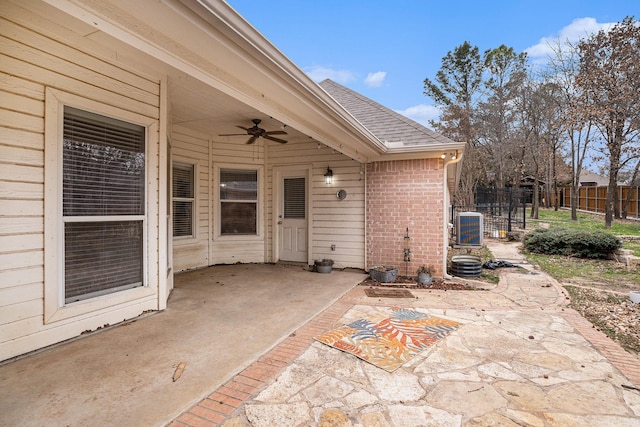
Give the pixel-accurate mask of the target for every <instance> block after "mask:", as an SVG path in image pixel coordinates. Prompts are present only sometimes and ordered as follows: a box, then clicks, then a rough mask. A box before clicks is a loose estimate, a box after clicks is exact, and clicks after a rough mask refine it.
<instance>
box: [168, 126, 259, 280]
mask: <svg viewBox="0 0 640 427" xmlns="http://www.w3.org/2000/svg"><path fill="white" fill-rule="evenodd" d="M219 139H220V138H218V137H216V136H215V135H211V136H209V135H205V134H201V133H199V132H196V131H193V130H191V129H188V128H186V127H182V126H173V128H172V132H171V146H172V157H173V161H179V162H184V163H193V164H196V165H197V170H198V178H197V183H196V203H197V207H198V211H197V225H196V236H195V238H191V239H189V238H185V239H174V240H173V266H174V270H175V271H176V272H180V271H185V270H189V269H194V268H200V267H206V266H208V265H214V264H234V263H237V262H243V263H249V262H265V245H264V235H265V234H266V232H265V223H264V219H263V218H260V219H259V225H258V227H259V230H260V234H259V235H258V236H220V235H219V229H218V224H217V221H218V218H217V217H216V214H217V212H218V209H219V206H218V205H219V201H220V199H219V194H218V187H217V185H216V183H217V180H218V176H216V174H217V173H218V171H219V169H220V167H222V168H236V169H254V168H263V166H264V157H265V150H264V142H263V141H258V142H257V143H256V144H252V145H247V144H245V142H246V138H244V137H243V136H238V137H230V138H227V140H223V141H219ZM259 175H260V174H259ZM264 179H265V178H264V172H263V176H262V177H261V180H262V181H264ZM260 184H261V187H260V189H259V195H258V197H259V200H258V203H259V204H260V205H262V206H261V211H262V212H264V208H263V206H264V204H265V199H266V197H267V195H266V194H265V190H264V188H265V186H264V182H261V183H260ZM263 217H264V215H263Z"/></svg>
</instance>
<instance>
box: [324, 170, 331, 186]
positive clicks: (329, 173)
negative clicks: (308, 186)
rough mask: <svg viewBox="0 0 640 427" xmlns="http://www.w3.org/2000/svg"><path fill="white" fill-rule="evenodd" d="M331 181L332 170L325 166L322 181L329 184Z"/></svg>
mask: <svg viewBox="0 0 640 427" xmlns="http://www.w3.org/2000/svg"><path fill="white" fill-rule="evenodd" d="M332 182H333V171H332V170H331V169H330V168H329V166H327V173H325V174H324V183H325V184H327V185H329V184H331V183H332Z"/></svg>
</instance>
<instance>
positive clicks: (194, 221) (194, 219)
mask: <svg viewBox="0 0 640 427" xmlns="http://www.w3.org/2000/svg"><path fill="white" fill-rule="evenodd" d="M175 165H182V166H192V167H193V198H185V197H175V195H174V194H173V178H174V174H173V168H174V166H175ZM171 189H172V190H171V212H172V216H173V217H175V214H176V212H175V210H174V208H173V202H191V203H192V209H191V231H192V233H191V235H190V236H174V235H173V231H172V232H171V236H172V237H173V240H174V241H175V242H185V243H186V242H187V241H192V240H197V238H198V227H197V225H198V162H197V161H195V160H187V159H185V158H183V157H176V156H174V157H173V161H172V162H171ZM172 220H173V219H172ZM172 229H173V225H172Z"/></svg>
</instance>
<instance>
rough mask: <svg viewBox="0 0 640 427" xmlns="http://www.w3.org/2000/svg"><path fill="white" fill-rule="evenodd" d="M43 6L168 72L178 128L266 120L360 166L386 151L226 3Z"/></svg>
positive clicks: (84, 1)
mask: <svg viewBox="0 0 640 427" xmlns="http://www.w3.org/2000/svg"><path fill="white" fill-rule="evenodd" d="M45 1H47V2H49V3H51V4H52V5H53V6H54V7H56V8H58V9H60V10H63V11H65V12H66V13H68V14H70V15H72V16H74V17H76V18H78V19H80V20H82V21H83V22H85V24H87V26H88V27H87V29H86V30H85V31H87V35H86V37H88V38H90V39H92V40H94V41H96V42H99V43H103V44H105V46H108V43H109V40H111V43H113V39H116V40H118V41H119V42H120V44H121V46H120V47H119V49H120V50H121V51H122V52H123V53H124V54H125V55H129V56H131V57H132V58H131V59H132V60H134V61H138V62H144V60H143V59H141V58H140V57H141V55H140V52H144V53H145V54H146V57H147V58H148V61H147V62H148V64H147V67H146V68H147V69H150V70H153V71H152V72H156V70H159V71H158V72H160V73H166V74H165V75H167V79H168V82H169V99H170V103H171V114H172V117H173V119H174V123H177V124H184V125H187V126H189V127H191V128H194V129H196V130H198V131H201V132H204V133H207V134H210V135H217V134H219V133H230V132H233V131H237V130H238V129H237V128H236V127H235V126H236V125H245V126H246V125H250V119H252V118H261V119H263V121H264V120H274V123H273V125H274V126H275V125H276V124H278V125H281V124H283V123H284V124H287V125H288V127H289V129H287V132H288V133H290V134H291V138H293V139H298V138H300V139H302V138H310V137H311V138H313V139H314V140H317V141H320V142H322V143H324V144H326V145H328V146H330V147H332V148H335V149H337V150H338V151H341V152H343V153H345V154H346V155H348V156H350V157H352V158H354V159H357V160H359V161H363V162H366V161H370V160H371V159H374V158H376V157H377V156H379V155H380V153H381V152H383V150H384V147H382V146H381V144H380V142H379V141H378V140H377V139H376V138H375V137H374V136H373V135H372V134H371V133H370V132H369V131H368V130H367V129H366V128H364V126H362V125H361V124H360V123H358V122H357V121H355V120H354V119H353V118H352V117H351V116H350V115H349V114H348V113H346V112H345V111H344V109H343V108H342V107H341V106H340V105H339V104H337V103H336V102H335V100H333V99H332V98H331V97H329V96H328V95H327V94H326V93H325V92H324V91H323V90H321V89H320V88H319V87H318V86H317V84H316V83H315V82H313V81H312V80H311V79H310V78H309V77H308V76H307V75H306V74H305V73H304V72H302V71H301V70H300V69H298V68H297V67H296V66H295V65H294V64H293V63H291V62H290V61H289V60H288V59H287V58H286V57H284V56H283V55H282V54H281V53H280V52H279V51H278V50H277V49H276V48H275V47H274V46H273V45H271V43H269V42H268V41H267V40H266V39H264V37H262V36H261V35H260V34H259V33H258V32H257V31H256V30H255V29H253V27H251V26H250V25H249V24H248V23H247V22H246V21H245V20H244V19H243V18H242V17H240V16H239V15H238V14H237V13H235V11H233V9H231V8H230V7H229V6H228V5H227V4H226V3H224V2H204V1H203V2H202V4H201V3H200V2H196V1H195V0H193V1H192V0H183V1H181V2H178V1H171V0H166V1H160V2H157V1H153V2H152V1H141V0H138V1H130V0H108V1H105V0H68V1H65V0H57V1H54V0H45ZM203 4H205V6H207V8H205V6H203ZM89 28H91V29H92V31H89ZM136 52H137V56H138V57H137V58H136ZM142 56H144V55H142ZM266 126H267V125H266V124H265V127H266ZM268 130H269V129H268ZM291 138H289V139H291Z"/></svg>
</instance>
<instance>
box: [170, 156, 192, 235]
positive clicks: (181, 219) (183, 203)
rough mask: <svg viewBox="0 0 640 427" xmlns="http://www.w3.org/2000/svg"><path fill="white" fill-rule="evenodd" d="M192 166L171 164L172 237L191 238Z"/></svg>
mask: <svg viewBox="0 0 640 427" xmlns="http://www.w3.org/2000/svg"><path fill="white" fill-rule="evenodd" d="M194 187H195V183H194V165H188V164H181V163H174V164H173V185H172V189H173V235H174V237H187V236H193V222H194V204H195V197H194V194H195V193H194Z"/></svg>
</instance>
